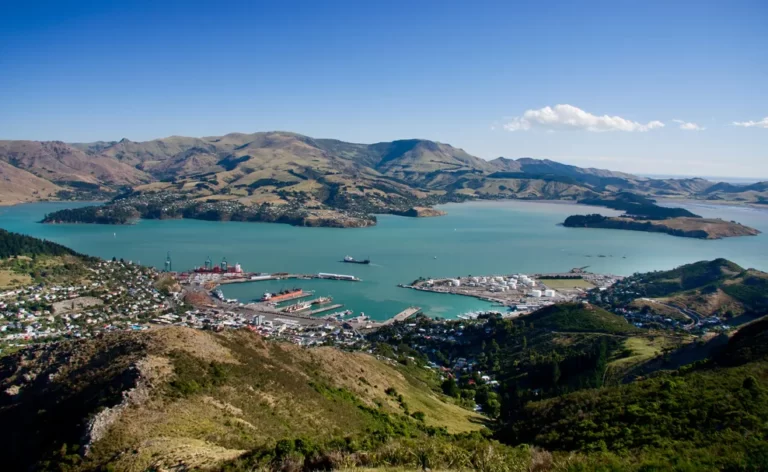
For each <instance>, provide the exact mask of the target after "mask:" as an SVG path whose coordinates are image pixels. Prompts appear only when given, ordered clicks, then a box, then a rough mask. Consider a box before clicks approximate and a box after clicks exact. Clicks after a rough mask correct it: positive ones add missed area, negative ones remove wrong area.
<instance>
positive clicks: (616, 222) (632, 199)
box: [563, 192, 760, 239]
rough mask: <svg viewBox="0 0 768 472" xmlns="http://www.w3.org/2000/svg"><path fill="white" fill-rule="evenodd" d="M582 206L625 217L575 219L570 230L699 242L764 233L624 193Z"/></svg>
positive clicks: (570, 221)
mask: <svg viewBox="0 0 768 472" xmlns="http://www.w3.org/2000/svg"><path fill="white" fill-rule="evenodd" d="M579 203H582V204H586V205H594V206H606V207H608V208H611V209H614V210H623V211H624V212H625V213H624V214H623V215H621V216H618V217H610V216H603V215H600V214H590V215H572V216H569V217H568V218H566V219H565V221H564V222H563V226H565V227H568V228H602V229H623V230H630V231H645V232H650V233H665V234H669V235H672V236H679V237H684V238H697V239H722V238H730V237H737V236H756V235H758V234H760V231H758V230H756V229H754V228H750V227H749V226H745V225H742V224H740V223H737V222H735V221H725V220H722V219H718V218H702V217H701V216H699V215H696V214H694V213H691V212H690V211H688V210H685V209H683V208H670V207H662V206H659V205H656V203H655V201H654V200H651V199H649V198H646V197H643V196H640V195H635V194H632V193H627V192H622V193H620V194H618V195H616V197H614V198H608V199H588V200H582V201H580V202H579Z"/></svg>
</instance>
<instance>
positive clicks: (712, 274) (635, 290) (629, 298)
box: [596, 259, 768, 323]
mask: <svg viewBox="0 0 768 472" xmlns="http://www.w3.org/2000/svg"><path fill="white" fill-rule="evenodd" d="M596 297H597V301H598V303H602V304H603V306H606V307H609V308H611V309H626V308H628V307H638V302H639V301H644V303H643V304H642V307H646V308H643V311H645V312H651V313H652V312H655V311H657V309H658V310H663V309H664V308H665V307H671V308H673V309H674V310H677V311H680V312H681V314H683V315H684V317H686V318H691V319H693V320H694V321H695V322H697V323H699V322H701V321H705V320H706V319H708V320H710V321H712V322H716V321H717V320H725V319H730V318H734V317H739V316H747V317H755V316H762V315H765V314H767V313H768V274H766V273H765V272H761V271H758V270H755V269H744V268H743V267H740V266H739V265H737V264H734V263H733V262H731V261H728V260H726V259H715V260H713V261H701V262H696V263H693V264H686V265H684V266H681V267H678V268H676V269H673V270H669V271H657V272H649V273H645V274H636V275H633V276H632V277H628V278H626V279H624V280H623V281H621V282H619V283H617V284H616V285H614V286H613V287H611V288H610V289H608V290H607V291H606V292H605V293H601V294H596Z"/></svg>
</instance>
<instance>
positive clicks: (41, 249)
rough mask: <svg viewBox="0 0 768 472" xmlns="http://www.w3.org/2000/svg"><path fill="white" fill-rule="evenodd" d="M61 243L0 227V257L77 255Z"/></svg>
mask: <svg viewBox="0 0 768 472" xmlns="http://www.w3.org/2000/svg"><path fill="white" fill-rule="evenodd" d="M78 255H79V254H78V253H76V252H75V251H73V250H72V249H69V248H68V247H66V246H62V245H61V244H56V243H53V242H50V241H46V240H43V239H38V238H33V237H31V236H25V235H23V234H18V233H13V232H10V231H6V230H4V229H0V259H6V258H8V257H11V256H78Z"/></svg>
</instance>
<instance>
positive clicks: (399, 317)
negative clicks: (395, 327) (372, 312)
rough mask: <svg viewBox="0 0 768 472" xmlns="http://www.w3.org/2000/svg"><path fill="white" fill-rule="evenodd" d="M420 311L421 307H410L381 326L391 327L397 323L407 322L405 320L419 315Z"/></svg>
mask: <svg viewBox="0 0 768 472" xmlns="http://www.w3.org/2000/svg"><path fill="white" fill-rule="evenodd" d="M420 311H421V308H420V307H417V306H409V307H408V308H406V309H405V310H403V311H401V312H400V313H398V314H396V315H395V316H393V317H392V318H390V319H388V320H386V321H383V322H381V323H379V324H380V325H381V326H387V325H391V324H393V323H397V322H398V321H405V320H407V319H408V318H410V317H411V316H413V315H415V314H416V313H418V312H420Z"/></svg>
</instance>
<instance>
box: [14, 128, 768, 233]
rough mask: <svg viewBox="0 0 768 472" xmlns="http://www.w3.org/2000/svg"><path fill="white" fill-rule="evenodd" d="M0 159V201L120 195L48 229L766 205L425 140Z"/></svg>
mask: <svg viewBox="0 0 768 472" xmlns="http://www.w3.org/2000/svg"><path fill="white" fill-rule="evenodd" d="M0 162H1V163H2V164H0V176H3V175H4V176H6V179H10V181H23V182H24V185H15V186H4V187H3V188H2V190H0V203H2V204H10V203H17V202H20V201H36V200H48V199H71V198H75V199H83V198H91V199H95V198H100V199H103V198H106V197H115V196H117V197H118V198H117V199H116V200H115V202H113V204H111V205H107V207H106V208H104V209H102V210H100V211H102V212H105V213H107V214H108V217H107V218H97V217H95V216H94V214H93V212H90V213H89V212H88V211H85V210H83V211H81V212H78V213H70V214H56V215H52V216H51V218H50V219H49V220H48V221H50V222H69V221H77V222H100V223H128V222H130V221H131V220H132V218H135V217H142V218H181V217H184V218H201V219H236V220H244V221H269V222H283V223H289V224H297V225H311V226H317V225H322V226H368V225H371V224H375V217H374V216H373V215H374V214H376V213H393V214H401V215H417V216H418V215H419V212H418V211H416V210H414V207H431V206H432V205H435V204H438V203H443V202H455V201H464V200H466V199H470V198H517V199H556V200H571V201H576V200H589V199H599V198H606V197H608V198H610V197H611V196H613V195H616V194H618V193H622V192H633V193H636V194H640V195H647V196H664V197H680V198H701V199H713V198H718V199H720V200H729V201H740V202H746V203H761V202H764V201H768V187H765V186H764V185H761V184H755V185H751V186H745V187H744V188H741V187H738V186H732V185H731V186H728V185H721V184H715V183H713V182H708V181H706V180H702V179H683V180H655V179H648V178H643V177H637V176H633V175H631V174H626V173H621V172H613V171H609V170H604V169H591V168H590V169H585V168H579V167H575V166H570V165H565V164H560V163H557V162H554V161H551V160H546V159H543V160H541V159H533V158H527V157H526V158H520V159H507V158H503V157H500V158H497V159H494V160H491V161H487V160H484V159H480V158H478V157H475V156H473V155H471V154H469V153H468V152H466V151H464V150H463V149H459V148H456V147H453V146H451V145H449V144H445V143H439V142H435V141H429V140H424V139H405V140H397V141H391V142H382V143H375V144H356V143H347V142H343V141H338V140H333V139H315V138H311V137H308V136H302V135H299V134H295V133H289V132H264V133H251V134H247V133H230V134H227V135H224V136H208V137H202V138H192V137H182V136H172V137H168V138H163V139H156V140H152V141H146V142H134V141H130V140H128V139H122V140H120V141H114V142H103V141H99V142H95V143H75V144H67V143H63V142H58V141H56V142H47V141H46V142H37V141H0ZM764 187H765V188H764ZM742 190H743V191H742ZM126 215H127V216H126Z"/></svg>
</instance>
